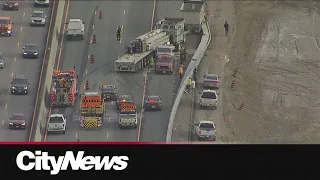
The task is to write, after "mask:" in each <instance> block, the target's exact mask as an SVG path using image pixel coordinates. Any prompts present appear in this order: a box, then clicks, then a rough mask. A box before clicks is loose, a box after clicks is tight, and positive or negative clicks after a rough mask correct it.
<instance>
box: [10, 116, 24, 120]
mask: <svg viewBox="0 0 320 180" xmlns="http://www.w3.org/2000/svg"><path fill="white" fill-rule="evenodd" d="M24 119H25V117H24V116H23V115H13V116H12V120H24Z"/></svg>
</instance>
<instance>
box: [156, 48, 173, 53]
mask: <svg viewBox="0 0 320 180" xmlns="http://www.w3.org/2000/svg"><path fill="white" fill-rule="evenodd" d="M158 52H159V53H171V52H172V50H171V48H158Z"/></svg>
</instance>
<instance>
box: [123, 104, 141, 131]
mask: <svg viewBox="0 0 320 180" xmlns="http://www.w3.org/2000/svg"><path fill="white" fill-rule="evenodd" d="M137 126H138V114H137V106H136V105H135V104H134V103H132V102H131V103H130V102H128V103H122V104H121V105H120V111H119V127H120V128H125V127H133V128H137Z"/></svg>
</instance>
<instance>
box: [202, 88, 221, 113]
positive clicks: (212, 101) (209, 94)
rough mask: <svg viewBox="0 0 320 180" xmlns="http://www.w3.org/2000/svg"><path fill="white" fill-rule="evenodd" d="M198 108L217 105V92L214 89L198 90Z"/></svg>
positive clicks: (215, 106)
mask: <svg viewBox="0 0 320 180" xmlns="http://www.w3.org/2000/svg"><path fill="white" fill-rule="evenodd" d="M200 94H201V95H200V102H199V104H200V108H204V107H212V108H215V109H216V108H217V106H218V94H217V92H216V91H214V90H203V91H202V92H200Z"/></svg>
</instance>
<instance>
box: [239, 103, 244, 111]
mask: <svg viewBox="0 0 320 180" xmlns="http://www.w3.org/2000/svg"><path fill="white" fill-rule="evenodd" d="M243 107H244V103H241V104H240V107H239V108H238V110H239V111H241V110H242V108H243Z"/></svg>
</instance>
